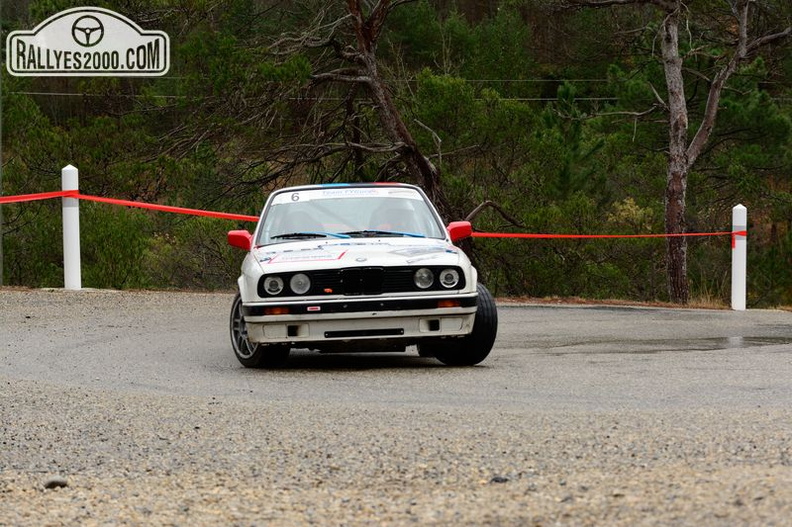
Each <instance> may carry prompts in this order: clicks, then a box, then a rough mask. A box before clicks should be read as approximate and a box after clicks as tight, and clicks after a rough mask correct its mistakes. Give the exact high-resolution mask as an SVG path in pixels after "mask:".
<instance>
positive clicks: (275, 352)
mask: <svg viewBox="0 0 792 527" xmlns="http://www.w3.org/2000/svg"><path fill="white" fill-rule="evenodd" d="M229 326H230V327H229V329H230V331H231V347H232V348H233V349H234V355H236V358H237V360H239V362H240V363H241V364H242V365H243V366H245V367H246V368H277V367H278V366H282V365H283V363H284V362H286V359H287V358H288V357H289V347H288V346H284V345H265V344H258V343H255V342H250V340H248V334H247V326H246V325H245V317H244V316H243V315H242V297H241V296H240V295H239V293H237V294H236V296H235V297H234V302H233V304H232V305H231V320H230V325H229Z"/></svg>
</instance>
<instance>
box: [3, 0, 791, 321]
mask: <svg viewBox="0 0 792 527" xmlns="http://www.w3.org/2000/svg"><path fill="white" fill-rule="evenodd" d="M723 3H724V2H723V0H704V1H702V2H696V3H694V4H695V6H691V7H690V9H698V10H699V11H691V13H690V20H691V25H690V32H689V35H688V36H687V38H686V42H685V45H686V46H687V50H688V51H690V50H693V49H700V48H707V49H710V50H714V48H715V47H717V45H718V44H717V42H718V40H717V39H716V38H715V36H714V35H715V33H714V32H715V28H717V22H718V20H717V13H718V11H717V10H718V9H719V8H720V7H722V5H721V4H723ZM82 4H83V3H82V2H79V1H76V0H17V1H8V0H4V2H3V5H2V30H3V39H2V40H3V45H5V35H6V34H7V32H8V31H11V30H14V29H30V28H32V27H33V26H35V25H36V24H37V23H39V22H40V21H42V20H43V19H44V18H46V17H48V16H50V15H52V14H54V13H56V12H58V11H61V10H63V9H66V8H69V7H75V6H80V5H82ZM93 4H94V5H97V6H100V7H107V8H109V9H113V10H115V11H118V12H120V13H122V14H124V15H126V16H128V17H129V18H131V19H132V20H135V21H137V22H138V23H139V24H140V25H141V26H143V27H144V28H146V29H161V30H164V31H166V32H167V33H168V34H169V35H170V38H171V70H170V72H169V73H168V74H167V76H165V77H162V78H153V79H152V78H149V79H140V78H45V77H39V78H19V77H12V76H10V75H8V74H7V72H6V70H5V67H3V71H2V132H3V134H2V149H3V158H2V162H3V178H2V189H1V190H2V193H3V194H5V195H12V194H23V193H33V192H44V191H51V190H57V189H59V188H60V168H61V167H62V166H64V165H66V164H73V165H75V166H77V167H78V168H79V169H80V179H81V181H80V185H81V190H82V191H83V192H85V193H89V194H96V195H101V196H109V197H116V198H121V199H132V200H143V201H148V202H156V203H163V204H169V205H179V206H187V207H193V208H207V209H211V210H222V211H228V212H236V213H241V214H252V215H256V214H258V212H259V209H260V207H261V206H262V204H263V202H264V200H265V198H266V195H267V194H268V193H269V192H270V191H271V190H272V189H274V188H278V187H281V186H285V185H290V184H297V183H305V182H325V181H361V180H362V181H373V180H377V179H394V178H398V175H394V174H393V173H392V172H387V171H384V170H383V169H382V167H383V166H384V164H386V163H387V157H388V156H387V154H383V153H379V154H377V153H366V154H365V155H364V153H362V152H360V151H359V150H358V151H350V150H348V149H335V148H331V147H330V146H328V145H337V144H339V143H344V142H358V143H361V142H366V141H368V142H370V143H377V142H381V141H382V137H381V133H380V132H379V131H378V122H377V117H376V114H375V112H374V111H373V109H372V108H371V105H370V103H369V102H368V99H367V97H366V94H365V92H364V90H361V89H359V88H353V87H349V86H337V85H317V84H316V83H312V82H311V81H310V75H311V73H313V72H316V71H321V70H322V69H323V68H325V67H326V65H327V64H328V63H329V62H331V61H332V57H331V56H330V55H329V54H328V50H327V48H313V49H301V50H296V49H291V50H288V52H284V51H283V50H282V49H281V48H278V46H277V43H278V41H279V37H280V36H281V35H283V34H284V33H285V32H290V33H291V34H295V35H296V34H301V33H302V32H305V31H307V30H309V29H310V28H312V27H315V26H316V24H317V20H318V19H319V14H324V16H325V19H324V20H333V19H334V17H335V18H337V17H340V16H341V15H342V14H343V4H342V3H339V5H338V6H330V7H329V8H328V6H327V3H326V2H316V1H312V0H300V1H292V2H283V1H276V0H212V1H210V0H117V1H103V2H93ZM551 4H552V2H549V1H545V0H501V1H497V0H489V1H487V0H442V1H432V2H429V1H427V0H419V1H416V2H413V3H408V4H406V5H403V6H400V7H399V8H397V9H396V10H394V11H393V13H392V14H391V17H390V18H389V20H388V23H387V33H386V34H385V35H384V36H383V41H382V42H381V43H380V47H379V50H378V57H379V61H380V70H381V73H382V75H383V76H384V77H385V78H386V80H387V81H388V83H389V85H390V86H391V89H392V91H393V95H394V98H395V99H396V101H397V104H398V105H399V108H400V110H401V111H402V115H403V116H404V119H405V122H406V123H407V125H408V127H409V128H410V130H411V132H412V133H413V134H414V136H415V138H416V139H417V140H418V142H419V145H420V146H421V148H422V149H423V151H424V152H425V153H426V154H429V155H431V156H432V161H433V162H434V163H435V164H436V165H437V166H438V168H440V170H441V174H442V179H441V181H442V185H443V188H444V191H445V193H446V195H447V196H448V198H449V201H450V204H451V208H452V210H451V211H450V212H449V216H453V217H448V218H447V219H448V220H454V219H461V218H464V217H465V216H466V215H467V214H468V213H470V212H471V211H472V210H473V209H474V208H475V207H476V206H477V205H479V204H480V203H481V202H483V201H484V200H492V201H494V202H496V203H497V204H498V205H499V206H500V207H501V208H502V209H503V210H504V211H506V212H507V213H508V215H509V217H510V218H511V219H512V220H514V221H509V220H507V219H506V218H505V217H504V216H502V215H499V214H497V213H496V212H495V211H494V210H493V209H487V210H486V212H484V213H482V214H481V215H479V216H477V217H476V218H475V220H474V227H475V228H476V229H477V230H481V231H504V230H506V231H514V232H548V233H585V234H601V233H602V234H605V233H618V234H641V233H659V232H662V231H663V193H664V186H665V160H666V157H665V153H664V147H665V144H666V142H667V131H666V128H665V122H664V119H665V114H664V113H663V112H662V111H661V110H659V109H656V110H655V111H652V112H649V113H646V111H647V110H648V109H651V108H652V106H653V105H655V103H656V96H655V94H654V93H653V87H655V89H657V90H658V92H661V93H662V90H663V89H664V88H663V87H664V83H663V77H662V65H661V64H659V62H658V61H657V56H656V55H657V53H656V50H655V49H654V47H655V46H654V45H653V38H655V36H656V28H654V29H653V27H652V24H653V21H652V19H651V17H650V16H649V15H648V13H647V12H646V11H645V10H641V9H611V10H575V11H572V10H566V11H558V10H555V9H551V7H552V5H551ZM766 4H767V5H766V6H765V7H766V8H768V9H770V8H774V9H777V16H779V17H781V19H784V17H787V18H786V20H790V16H792V15H791V14H790V11H791V10H792V8H790V6H789V5H788V3H786V2H784V1H783V0H778V1H777V2H774V1H770V0H768V1H767V2H766ZM705 15H706V16H705ZM338 32H339V33H338V38H344V36H345V35H344V33H343V28H342V27H341V28H339V29H338ZM791 47H792V46H790V45H789V44H788V43H787V44H786V45H783V46H776V47H773V48H771V49H769V50H767V53H765V54H764V55H763V56H762V57H761V58H758V59H756V60H754V61H752V62H751V63H750V64H748V65H747V66H746V67H744V68H742V69H741V70H740V71H739V72H738V74H737V75H735V76H734V77H733V78H732V80H731V81H730V83H729V85H728V89H727V90H726V91H725V93H724V99H723V101H722V110H721V113H720V115H719V120H718V123H717V125H716V130H715V138H714V140H713V141H712V144H711V146H710V147H709V148H708V150H707V152H706V153H705V155H704V156H702V158H701V159H700V161H699V162H698V163H697V165H696V167H695V168H694V172H693V173H692V174H691V178H690V181H689V187H688V214H689V218H688V224H689V226H690V230H691V231H699V232H708V231H722V230H729V229H730V215H731V208H732V206H733V205H735V204H737V203H743V204H744V205H746V206H747V207H748V211H749V220H750V226H749V228H750V237H749V270H750V274H749V306H753V307H755V306H771V305H779V304H785V305H790V304H792V273H791V272H790V269H792V228H791V227H792V147H791V146H790V145H791V144H792V143H790V140H791V139H792V82H790V81H791V80H792V51H791V50H790V48H791ZM711 56H712V54H710V58H707V55H705V54H702V55H701V57H700V58H697V59H696V61H697V62H696V63H695V64H694V65H695V66H696V67H697V68H698V69H699V71H703V72H706V71H707V68H708V67H710V66H711V61H712V60H713V59H712V58H711ZM3 57H5V51H3ZM708 61H710V62H708ZM703 77H704V76H703V75H694V74H692V73H691V75H690V77H689V78H687V79H686V83H687V85H688V88H689V91H690V94H691V95H690V106H691V109H692V118H693V119H695V118H696V112H697V111H700V109H701V108H702V106H703V104H704V102H705V101H704V97H705V95H706V80H705V79H704V78H703ZM639 114H643V115H639ZM59 209H60V204H59V203H58V202H56V201H52V202H36V203H26V204H18V205H6V206H4V207H3V225H2V229H3V237H2V239H3V249H4V251H3V254H4V259H3V265H4V269H3V271H4V272H3V276H4V281H5V283H6V284H16V285H26V286H33V287H39V286H55V287H57V286H60V285H61V284H62V269H61V262H62V254H61V251H62V248H61V247H60V210H59ZM81 211H82V216H83V219H82V221H81V224H82V227H83V234H82V236H83V240H82V247H83V266H84V277H83V284H84V285H85V286H86V287H112V288H180V289H181V288H190V289H230V288H231V287H233V285H234V283H235V276H236V275H237V273H238V266H239V260H240V255H239V253H237V252H234V251H233V250H231V249H230V248H228V247H227V246H226V245H225V232H226V231H227V230H229V229H233V228H245V227H252V225H248V224H236V223H235V222H229V221H226V220H212V219H207V218H192V217H186V216H176V215H168V214H163V213H152V212H144V211H139V210H131V209H123V208H117V207H112V206H108V205H100V204H94V203H83V205H82V206H81ZM469 251H470V253H471V255H472V257H473V259H474V261H475V263H476V264H477V266H478V267H479V270H480V272H481V274H482V277H483V280H484V281H485V283H487V285H488V286H489V287H490V288H491V289H492V290H493V291H494V292H495V294H496V295H523V296H531V297H547V296H580V297H590V298H597V299H602V298H624V299H632V300H649V301H653V300H665V299H666V298H667V292H666V285H665V275H664V263H663V258H664V245H663V242H662V240H623V241H622V240H598V241H580V240H476V241H475V242H474V243H473V244H472V246H471V247H470V248H469ZM690 252H691V254H690V261H689V270H690V278H691V285H692V289H693V296H694V298H696V299H698V300H704V301H708V302H715V303H722V302H725V301H726V299H727V298H728V296H729V265H730V250H729V240H728V237H720V238H711V239H707V238H702V239H694V240H693V241H691V249H690Z"/></svg>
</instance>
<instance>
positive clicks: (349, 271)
mask: <svg viewBox="0 0 792 527" xmlns="http://www.w3.org/2000/svg"><path fill="white" fill-rule="evenodd" d="M429 267H430V269H432V271H433V272H434V273H435V275H437V273H439V272H440V270H441V269H444V267H443V268H441V267H435V266H429ZM417 269H418V267H349V268H345V269H329V270H324V271H310V272H306V274H308V275H309V276H310V278H311V291H310V292H309V293H308V295H331V294H332V295H339V294H340V295H344V296H360V295H381V294H387V293H406V292H411V291H419V289H418V288H417V287H416V286H415V283H414V282H413V275H414V274H415V271H416V270H417ZM455 269H456V270H457V271H458V272H459V275H460V281H459V284H458V285H457V286H456V287H455V288H454V289H462V288H464V287H465V278H464V274H463V273H462V269H460V268H458V267H455ZM280 276H281V277H282V278H283V279H284V282H285V283H286V284H288V283H289V278H290V277H291V273H289V274H282V275H280ZM263 279H264V277H262V280H261V281H259V295H260V296H270V295H267V294H266V292H265V291H264V290H263V286H262V283H263ZM430 289H433V290H439V289H442V288H441V287H440V285H439V283H438V281H437V280H435V284H434V285H433V286H432V287H431V288H430ZM278 296H295V295H294V294H293V293H290V291H289V287H288V285H287V286H286V287H285V288H284V290H283V292H282V293H281V294H280V295H278Z"/></svg>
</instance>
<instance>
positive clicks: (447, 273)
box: [413, 267, 459, 289]
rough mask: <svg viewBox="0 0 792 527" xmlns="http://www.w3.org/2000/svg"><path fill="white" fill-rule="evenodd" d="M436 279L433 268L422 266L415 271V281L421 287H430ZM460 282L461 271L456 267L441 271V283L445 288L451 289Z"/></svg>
mask: <svg viewBox="0 0 792 527" xmlns="http://www.w3.org/2000/svg"><path fill="white" fill-rule="evenodd" d="M434 281H435V276H434V273H433V272H432V270H431V269H427V268H426V267H422V268H421V269H418V270H417V271H415V274H414V275H413V282H415V286H416V287H418V288H419V289H429V288H430V287H432V285H433V284H434ZM457 284H459V272H458V271H457V270H456V269H443V270H442V271H440V285H441V286H443V287H444V288H445V289H451V288H453V287H456V286H457Z"/></svg>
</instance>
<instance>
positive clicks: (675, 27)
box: [661, 11, 690, 304]
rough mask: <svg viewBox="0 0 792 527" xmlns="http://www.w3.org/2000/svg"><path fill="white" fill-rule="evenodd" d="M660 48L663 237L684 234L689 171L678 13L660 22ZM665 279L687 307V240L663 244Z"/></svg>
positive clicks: (675, 297) (674, 239)
mask: <svg viewBox="0 0 792 527" xmlns="http://www.w3.org/2000/svg"><path fill="white" fill-rule="evenodd" d="M661 48H662V53H663V67H664V69H665V78H666V86H667V88H668V109H669V127H668V150H669V151H668V173H667V176H666V194H665V226H666V233H667V234H681V233H684V232H685V227H686V225H685V193H686V190H687V175H688V170H689V168H690V165H689V162H688V155H687V133H688V114H687V103H686V101H685V85H684V82H683V79H682V57H680V56H679V11H675V12H673V13H670V14H669V15H668V16H667V17H666V18H665V20H664V22H663V27H662V30H661ZM666 266H667V271H666V276H667V279H668V296H669V297H670V299H671V301H672V302H676V303H679V304H687V303H688V301H689V300H690V285H689V283H688V277H687V239H686V238H684V237H669V238H667V241H666Z"/></svg>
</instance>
